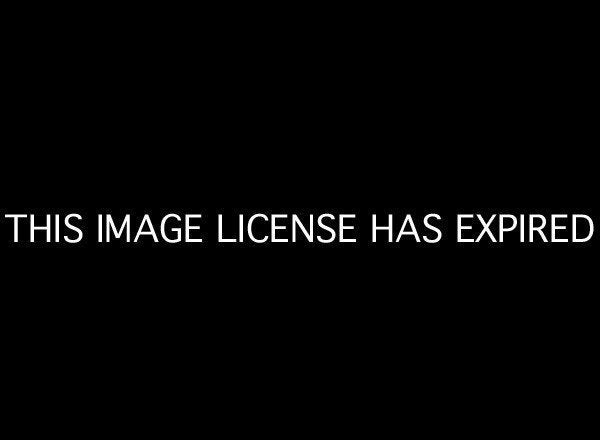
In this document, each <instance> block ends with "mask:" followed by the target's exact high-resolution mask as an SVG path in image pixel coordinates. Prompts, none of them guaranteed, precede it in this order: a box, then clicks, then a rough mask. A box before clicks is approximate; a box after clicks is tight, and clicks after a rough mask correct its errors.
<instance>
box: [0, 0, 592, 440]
mask: <svg viewBox="0 0 600 440" xmlns="http://www.w3.org/2000/svg"><path fill="white" fill-rule="evenodd" d="M52 12H57V11H52ZM153 12H157V11H153ZM163 12H164V11H163ZM247 12H248V14H247V13H246V12H240V11H239V10H237V9H236V11H233V10H232V11H228V12H227V13H225V14H224V15H223V14H221V15H216V14H215V13H214V12H212V11H211V12H207V11H204V12H195V13H193V14H190V15H188V14H186V13H184V12H183V11H180V12H177V13H175V15H173V16H171V15H170V14H169V15H167V14H166V13H165V15H164V16H163V14H162V12H161V14H159V15H160V18H156V16H155V15H152V17H150V16H147V15H146V13H145V12H144V13H141V12H140V11H137V12H136V13H133V14H127V15H126V14H125V13H124V12H122V13H119V14H114V16H112V15H111V16H110V17H107V18H102V19H100V18H99V17H100V15H97V14H100V12H97V13H96V12H95V13H94V14H92V15H85V19H83V18H82V16H78V18H77V19H75V18H74V19H66V22H65V23H63V22H62V21H57V20H50V19H48V16H46V17H45V16H44V14H43V13H41V14H40V16H36V17H35V19H34V18H33V15H36V14H34V13H33V12H32V11H30V12H28V14H26V15H25V16H23V17H24V19H25V20H24V21H19V23H18V24H16V25H15V26H14V29H10V30H8V31H7V39H6V44H5V52H4V55H3V66H4V67H3V70H4V72H3V73H4V74H5V79H4V80H3V85H4V87H3V96H4V99H3V110H4V111H3V124H2V125H3V133H4V136H3V137H4V142H3V156H4V158H3V160H2V173H1V176H2V177H1V179H2V201H1V202H2V205H1V206H2V213H3V214H4V213H5V212H31V213H42V212H43V213H67V212H79V213H83V214H86V215H87V216H89V215H92V214H94V213H96V212H105V211H107V210H110V211H113V212H124V211H131V212H151V213H153V214H155V215H158V214H160V213H163V212H169V211H175V212H179V213H186V212H190V213H202V214H204V215H205V216H206V217H208V218H210V217H211V216H214V215H215V214H216V213H217V212H222V211H229V212H237V211H239V210H243V211H246V212H252V211H256V212H288V213H292V212H294V213H319V212H325V211H328V212H334V213H335V212H356V213H359V215H361V243H360V244H359V245H348V246H342V245H338V246H331V247H326V248H323V247H321V248H317V247H291V246H285V245H283V246H275V245H273V246H268V247H262V248H252V247H244V248H234V249H232V248H227V249H225V248H218V247H216V246H214V245H210V244H207V245H206V246H199V247H175V248H164V247H158V248H154V247H152V246H138V247H129V248H128V247H126V246H124V247H117V248H115V247H111V248H102V247H98V246H95V245H94V244H93V243H88V244H83V245H81V246H76V247H63V246H54V247H53V246H39V247H35V248H31V247H27V246H23V247H20V246H10V245H9V243H8V242H7V240H4V242H3V245H2V254H3V257H5V258H3V263H2V264H3V270H2V273H3V278H4V282H3V284H4V285H5V286H6V287H5V288H3V289H2V291H3V295H2V301H3V303H4V304H3V307H2V311H3V314H4V315H5V319H3V324H4V327H5V331H4V338H3V339H4V341H5V347H6V348H5V355H6V356H5V358H6V362H5V365H7V366H8V367H9V370H10V373H9V374H8V375H7V376H6V382H7V384H8V385H9V386H10V388H11V389H13V388H14V389H15V393H14V394H11V396H14V397H11V404H10V408H11V412H12V413H13V414H15V415H20V416H23V414H31V410H32V409H34V408H35V409H38V410H40V411H39V412H40V413H41V414H45V415H46V417H47V418H45V419H44V420H47V421H46V422H44V423H49V424H52V425H57V426H63V423H67V424H71V423H73V420H74V419H77V420H78V421H83V422H88V423H86V425H87V426H88V427H89V426H99V427H107V426H109V425H112V422H113V421H123V420H128V421H131V420H133V421H134V425H136V426H138V427H148V426H150V427H152V428H153V429H158V426H157V425H160V426H163V427H165V428H166V429H167V430H168V431H171V430H174V429H176V428H180V427H181V426H183V425H184V424H183V422H184V421H191V422H192V423H193V424H201V426H198V427H200V428H202V427H203V426H204V425H203V423H205V420H207V419H208V420H210V421H212V422H213V423H214V422H216V423H217V424H218V425H219V426H221V427H222V429H225V430H230V429H239V428H242V429H251V428H255V427H256V428H261V429H266V428H269V429H273V428H274V427H275V426H276V425H278V424H279V423H281V422H283V423H282V424H283V426H284V427H285V428H286V429H287V430H286V431H282V432H288V431H290V430H291V431H295V430H298V429H306V430H308V432H314V431H313V430H312V429H313V428H312V427H313V426H315V422H317V423H318V422H323V421H328V422H330V423H329V426H330V428H329V429H331V430H332V431H331V432H337V430H340V429H344V428H350V429H357V430H358V429H359V428H363V429H365V430H366V431H365V432H372V431H373V430H375V429H383V428H384V427H386V426H387V425H388V424H389V423H391V424H392V426H395V427H396V428H399V427H400V428H401V427H403V426H407V427H408V425H404V424H403V423H405V422H401V421H402V420H407V419H408V420H410V421H412V422H413V423H416V424H418V425H420V426H421V427H422V428H423V429H426V430H431V429H440V428H441V429H455V428H460V429H465V428H467V427H469V428H471V429H473V428H474V427H475V425H477V424H478V423H481V422H483V425H484V426H485V427H486V428H487V429H488V430H490V429H491V430H497V429H507V430H509V432H512V431H510V430H511V429H512V428H511V427H512V426H514V423H515V422H522V421H525V420H528V421H532V420H533V421H534V423H532V424H531V426H532V428H533V429H540V427H548V426H551V427H553V428H556V429H557V428H558V426H557V425H559V424H560V425H561V426H563V427H566V428H568V429H573V424H572V423H573V419H572V418H571V416H572V415H573V414H576V415H577V417H578V418H579V420H580V421H581V420H583V419H584V418H585V417H586V414H588V411H589V409H586V408H587V405H586V403H585V402H586V396H589V395H590V394H591V393H592V390H593V389H595V388H594V385H593V381H592V375H591V372H592V371H593V369H594V366H595V365H596V364H595V363H594V362H592V359H593V356H592V355H593V348H594V347H593V341H594V339H595V338H596V336H597V327H598V326H597V322H596V320H595V314H596V310H597V304H596V301H595V299H594V297H593V295H594V293H595V290H597V289H596V287H595V284H594V283H593V281H595V279H594V269H595V266H596V262H597V253H596V247H597V238H595V239H594V242H593V243H590V244H587V245H560V244H559V245H552V246H544V245H541V246H522V245H521V246H518V245H515V244H508V245H506V246H486V245H482V246H460V245H458V244H456V243H455V242H454V241H455V240H454V238H455V236H454V225H453V218H454V216H455V215H456V214H457V213H460V212H477V213H487V214H490V213H512V214H518V213H530V212H531V213H545V214H549V213H585V214H588V215H592V216H593V217H594V218H595V220H596V221H597V212H598V211H597V208H596V207H595V205H596V203H595V200H596V199H595V195H594V193H593V188H594V187H595V186H596V184H595V180H596V179H595V178H594V177H595V174H594V161H593V159H592V154H593V152H592V147H593V146H594V145H596V144H597V135H596V133H595V130H594V128H595V121H596V118H597V108H596V107H595V102H596V101H597V85H596V84H595V82H594V81H593V78H595V77H597V69H596V68H595V66H594V65H593V54H594V52H593V49H594V47H593V46H592V44H591V43H592V40H591V39H589V38H590V36H589V35H588V33H591V32H592V29H591V28H589V27H588V26H587V25H586V24H585V23H584V22H583V21H582V19H581V18H580V17H575V18H569V17H567V16H566V15H565V16H563V17H561V19H560V20H559V21H556V19H553V20H550V19H549V18H543V17H542V16H541V15H540V14H539V13H536V14H532V15H527V17H526V18H524V17H525V13H524V11H521V13H520V14H516V15H514V16H513V15H510V14H509V16H506V15H504V14H500V11H496V12H494V13H487V12H483V11H481V13H480V15H477V13H476V12H475V11H469V14H466V11H445V12H441V11H427V12H425V13H420V14H416V13H414V12H412V11H404V12H397V11H395V12H393V13H392V12H385V11H380V12H376V13H374V14H371V13H369V14H367V13H366V11H353V12H354V14H351V15H347V14H346V13H344V14H338V13H332V14H328V15H327V17H326V18H325V14H324V11H321V13H319V14H308V16H307V15H306V14H303V13H301V11H295V12H293V13H284V12H283V11H281V12H280V13H276V12H275V11H272V10H270V11H269V13H268V14H267V13H266V12H265V11H262V12H261V11H255V10H253V11H247ZM305 12H306V11H305ZM338 12H339V11H338ZM446 12H448V13H449V12H453V13H454V15H446ZM538 12H539V11H538ZM69 13H70V14H73V13H74V12H73V11H70V12H69ZM250 13H253V14H251V15H249V14H250ZM75 14H76V13H75ZM278 14H280V15H278ZM470 14H474V15H470ZM184 16H185V18H184ZM69 17H70V15H69ZM102 17H104V15H102ZM257 17H259V18H260V19H259V18H257ZM517 17H518V18H517ZM63 18H65V16H64V15H63ZM375 212H376V213H380V214H387V213H395V214H405V213H413V214H423V213H428V212H438V213H440V214H441V215H443V217H444V219H445V220H446V221H447V225H448V227H447V228H445V229H444V233H445V238H444V241H443V243H441V244H440V245H438V246H420V247H417V246H413V245H411V244H410V243H407V244H406V245H401V246H394V247H377V248H376V247H374V246H371V245H369V244H368V238H369V234H368V229H367V228H366V225H368V223H364V221H365V220H368V218H369V215H370V214H371V213H375ZM363 229H366V232H365V231H363ZM3 233H5V231H3ZM4 237H6V235H4ZM54 411H56V412H58V413H61V414H63V416H62V417H54V416H52V414H53V412H54ZM36 413H38V412H36ZM40 417H41V416H40ZM173 417H174V418H173ZM40 420H41V419H40ZM92 423H93V424H92ZM578 425H579V423H578ZM48 426H50V425H48ZM133 429H139V428H135V427H134V428H133Z"/></svg>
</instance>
